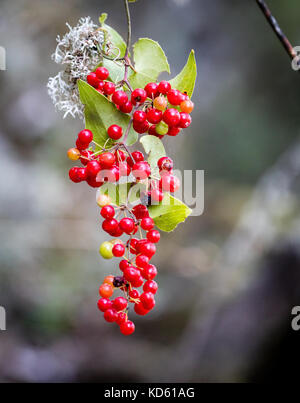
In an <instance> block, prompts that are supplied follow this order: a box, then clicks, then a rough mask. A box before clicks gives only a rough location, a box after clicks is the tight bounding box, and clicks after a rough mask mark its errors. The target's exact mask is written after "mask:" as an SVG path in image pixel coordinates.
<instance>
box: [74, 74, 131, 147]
mask: <svg viewBox="0 0 300 403" xmlns="http://www.w3.org/2000/svg"><path fill="white" fill-rule="evenodd" d="M78 88H79V94H80V99H81V102H82V103H83V104H84V105H85V109H84V115H85V124H86V128H87V129H89V130H91V131H92V132H93V134H94V140H95V142H96V143H98V144H99V145H100V146H104V144H105V143H106V142H107V140H108V135H107V129H108V128H109V127H110V126H111V125H113V124H116V125H119V126H121V127H122V128H123V132H124V133H125V131H126V129H127V127H128V124H129V121H130V117H129V115H126V114H124V113H122V112H120V111H119V110H118V109H117V108H116V106H115V105H114V104H113V103H111V102H110V101H109V100H108V99H107V98H106V97H105V96H104V95H102V94H100V93H99V92H98V91H96V90H95V89H94V88H93V87H91V86H90V85H89V84H87V83H86V82H85V81H82V80H79V81H78ZM137 139H138V134H137V133H136V132H135V131H134V130H133V129H132V128H131V129H130V132H129V135H128V140H127V144H128V145H132V144H134V143H135V142H136V141H137ZM111 144H112V141H111V140H109V142H108V143H107V146H110V145H111ZM97 149H98V148H97Z"/></svg>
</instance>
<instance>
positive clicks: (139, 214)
mask: <svg viewBox="0 0 300 403" xmlns="http://www.w3.org/2000/svg"><path fill="white" fill-rule="evenodd" d="M132 213H133V214H134V215H135V217H136V218H137V219H138V220H141V219H142V218H145V217H149V211H148V209H147V207H146V206H144V205H143V204H138V205H137V206H134V207H133V209H132Z"/></svg>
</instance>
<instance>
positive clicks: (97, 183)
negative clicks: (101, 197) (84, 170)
mask: <svg viewBox="0 0 300 403" xmlns="http://www.w3.org/2000/svg"><path fill="white" fill-rule="evenodd" d="M86 181H87V183H88V184H89V185H90V186H91V187H92V188H99V187H101V186H102V185H103V182H102V181H101V180H99V179H98V178H97V177H87V180H86Z"/></svg>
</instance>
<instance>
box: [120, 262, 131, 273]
mask: <svg viewBox="0 0 300 403" xmlns="http://www.w3.org/2000/svg"><path fill="white" fill-rule="evenodd" d="M129 266H130V263H129V262H128V260H121V262H120V263H119V267H120V270H121V271H124V270H125V269H127V267H129Z"/></svg>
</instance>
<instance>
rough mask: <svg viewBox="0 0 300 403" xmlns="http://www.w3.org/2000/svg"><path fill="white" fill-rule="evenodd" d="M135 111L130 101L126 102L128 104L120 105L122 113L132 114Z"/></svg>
mask: <svg viewBox="0 0 300 403" xmlns="http://www.w3.org/2000/svg"><path fill="white" fill-rule="evenodd" d="M132 109H133V105H132V103H131V102H130V101H128V102H126V104H122V105H120V111H121V112H123V113H131V112H132Z"/></svg>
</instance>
